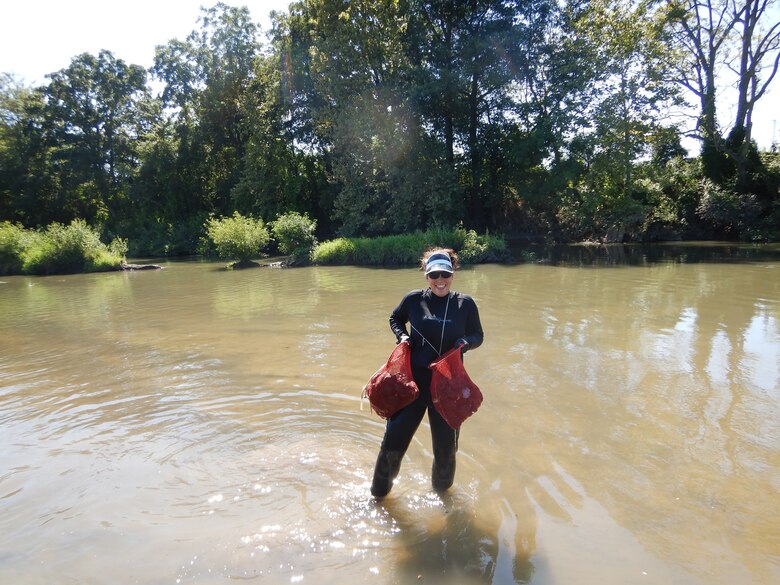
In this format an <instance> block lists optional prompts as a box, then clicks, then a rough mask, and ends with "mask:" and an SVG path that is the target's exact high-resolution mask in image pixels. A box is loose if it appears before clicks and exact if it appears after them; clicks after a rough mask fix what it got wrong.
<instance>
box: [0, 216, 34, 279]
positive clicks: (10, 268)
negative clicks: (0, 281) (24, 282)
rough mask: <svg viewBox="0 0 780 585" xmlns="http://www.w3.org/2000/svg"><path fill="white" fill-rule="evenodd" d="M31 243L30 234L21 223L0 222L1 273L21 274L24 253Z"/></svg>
mask: <svg viewBox="0 0 780 585" xmlns="http://www.w3.org/2000/svg"><path fill="white" fill-rule="evenodd" d="M29 243H30V234H29V233H28V232H27V231H26V230H25V229H24V228H23V227H22V226H20V225H18V224H13V223H11V222H8V221H4V222H2V223H0V274H19V273H20V272H21V271H22V255H23V254H24V251H25V250H26V249H27V247H28V246H29Z"/></svg>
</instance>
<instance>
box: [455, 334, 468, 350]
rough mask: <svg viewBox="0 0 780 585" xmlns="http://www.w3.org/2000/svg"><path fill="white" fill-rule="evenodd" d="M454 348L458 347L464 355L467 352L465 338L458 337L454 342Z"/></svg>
mask: <svg viewBox="0 0 780 585" xmlns="http://www.w3.org/2000/svg"><path fill="white" fill-rule="evenodd" d="M461 346H462V347H461ZM455 347H460V350H461V351H462V352H463V353H466V352H467V351H468V350H469V342H468V341H466V338H465V337H459V338H458V339H456V340H455Z"/></svg>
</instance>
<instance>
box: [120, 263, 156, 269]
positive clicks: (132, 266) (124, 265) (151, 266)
mask: <svg viewBox="0 0 780 585" xmlns="http://www.w3.org/2000/svg"><path fill="white" fill-rule="evenodd" d="M119 268H120V270H160V269H162V266H160V265H158V264H128V263H127V262H124V261H123V262H122V263H121V264H120V265H119Z"/></svg>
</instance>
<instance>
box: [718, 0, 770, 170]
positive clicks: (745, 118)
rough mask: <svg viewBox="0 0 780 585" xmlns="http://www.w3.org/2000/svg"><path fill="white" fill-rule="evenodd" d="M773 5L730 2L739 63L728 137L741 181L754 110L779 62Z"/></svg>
mask: <svg viewBox="0 0 780 585" xmlns="http://www.w3.org/2000/svg"><path fill="white" fill-rule="evenodd" d="M775 6H776V2H773V1H771V0H743V1H741V2H737V1H734V2H733V3H732V4H731V14H732V17H733V19H734V20H735V21H736V22H737V26H736V27H735V32H736V34H737V37H738V40H737V47H738V52H737V54H738V58H737V63H738V65H737V67H732V69H733V70H734V72H735V73H736V74H737V113H736V118H735V120H734V126H733V128H732V131H731V133H730V137H731V142H732V144H733V145H734V147H735V150H736V154H737V169H738V176H739V180H740V183H743V184H744V182H745V179H746V177H745V174H746V171H747V164H748V156H749V149H750V146H751V140H752V136H753V110H754V108H755V105H756V102H758V100H759V99H761V98H762V97H763V96H764V95H765V94H766V91H767V88H768V87H769V85H770V84H771V83H772V80H773V79H774V78H775V75H776V74H777V69H778V66H779V65H780V20H771V19H772V10H771V9H772V8H774V7H775ZM775 14H776V13H775ZM762 74H763V75H762Z"/></svg>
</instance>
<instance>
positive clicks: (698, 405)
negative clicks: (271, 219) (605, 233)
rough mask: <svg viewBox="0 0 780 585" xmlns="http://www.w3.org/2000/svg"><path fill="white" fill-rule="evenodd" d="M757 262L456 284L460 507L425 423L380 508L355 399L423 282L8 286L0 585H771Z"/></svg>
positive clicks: (771, 365)
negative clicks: (466, 343)
mask: <svg viewBox="0 0 780 585" xmlns="http://www.w3.org/2000/svg"><path fill="white" fill-rule="evenodd" d="M745 249H748V248H745ZM745 249H743V248H740V247H732V246H723V247H716V248H715V249H714V250H715V251H714V252H712V253H710V254H709V255H707V256H705V257H701V256H700V255H699V254H698V253H696V254H694V253H693V252H694V251H695V250H697V248H696V247H690V248H686V247H685V246H680V247H675V248H666V249H664V248H653V249H651V251H649V252H648V251H647V250H645V249H638V248H627V247H622V246H621V247H612V248H595V247H593V248H588V247H581V248H571V249H570V250H569V253H568V255H567V256H566V257H565V258H563V257H560V256H558V255H556V254H547V253H538V254H537V253H532V254H530V255H529V256H527V257H528V258H530V259H531V260H532V261H528V262H523V263H516V264H505V265H493V264H488V265H479V266H475V267H467V268H464V269H463V270H461V271H459V272H458V273H457V274H456V276H455V281H454V283H453V288H454V289H455V290H458V291H461V292H465V293H468V294H470V295H472V296H473V297H474V298H475V300H476V301H477V303H478V305H479V308H480V314H481V318H482V323H483V327H484V330H485V342H484V344H483V345H482V347H480V348H478V349H476V350H474V351H473V352H469V353H468V354H466V358H465V364H466V368H467V369H468V371H469V374H470V376H471V378H472V379H473V380H474V381H475V382H476V383H477V384H478V385H479V386H480V388H481V389H482V392H483V394H484V397H485V399H484V403H483V404H482V407H481V408H480V410H479V411H478V412H477V413H476V414H475V415H474V416H472V417H471V418H470V419H468V420H467V421H466V422H465V423H464V425H463V427H462V431H461V436H460V451H459V455H458V470H457V474H456V478H455V485H454V487H453V488H452V489H451V490H450V491H449V492H447V493H446V494H442V495H439V494H437V493H436V492H434V491H432V489H431V487H430V465H431V448H430V432H429V429H428V427H427V421H426V422H424V423H423V425H422V426H421V427H420V429H419V431H418V432H417V435H416V437H415V440H414V441H413V443H412V446H411V448H410V449H409V452H408V454H407V456H406V458H405V460H404V462H403V466H402V469H401V475H400V476H399V479H398V482H397V483H396V485H395V487H394V488H393V491H392V492H391V494H390V495H389V496H388V497H387V498H386V499H385V500H383V501H381V502H375V501H373V500H372V498H371V497H370V495H369V483H370V478H371V472H372V468H373V463H374V460H375V457H376V453H377V450H378V446H379V442H380V440H381V436H382V432H383V428H384V424H383V421H382V420H381V419H380V418H378V417H377V416H376V415H375V414H372V413H371V412H370V409H369V408H368V404H367V403H365V404H362V403H361V399H360V393H361V388H362V386H363V385H364V384H365V382H366V381H367V380H368V378H369V377H370V376H371V374H372V373H373V372H374V371H375V370H376V369H377V368H378V367H379V366H380V365H381V364H382V363H383V362H384V360H385V359H386V358H387V356H388V354H389V353H390V351H391V350H392V348H393V346H394V338H393V336H392V334H391V333H390V330H389V327H388V316H389V312H390V310H391V309H392V308H393V307H394V306H395V305H396V304H397V303H398V302H399V301H400V299H401V297H402V296H403V294H405V293H406V292H407V291H409V290H411V289H413V288H421V287H423V286H424V279H423V276H422V275H421V273H420V272H419V271H417V270H414V269H411V268H409V269H377V268H364V267H306V268H295V269H279V268H272V267H265V268H260V269H250V270H237V271H226V270H224V269H223V267H222V264H221V263H216V262H206V261H186V262H185V261H178V262H177V261H164V262H163V269H162V270H156V271H137V272H122V273H109V274H90V275H70V276H50V277H24V276H14V277H0V444H2V446H3V447H2V449H1V450H0V583H3V584H6V583H7V584H9V585H10V584H14V585H27V584H42V585H43V584H46V585H49V584H51V583H58V584H70V583H73V584H93V583H94V584H103V583H106V582H115V583H139V584H144V585H152V584H164V583H170V584H179V583H198V584H212V583H227V582H233V581H234V580H250V581H253V582H258V583H265V584H277V583H278V584H281V583H313V584H317V585H321V584H331V583H332V584H336V583H339V584H341V583H369V584H370V583H376V584H378V585H386V584H391V583H392V584H395V583H397V584H407V583H418V582H419V583H436V584H438V583H447V584H456V585H457V584H464V585H467V584H473V583H493V584H499V585H503V584H512V583H533V584H537V585H553V584H564V585H567V584H571V583H599V584H600V585H612V584H614V585H626V584H633V583H636V584H653V585H654V584H659V585H660V584H664V585H667V584H669V583H674V584H701V585H720V584H723V585H733V584H736V583H752V584H759V585H764V584H766V585H769V584H775V583H778V582H780V528H778V520H777V514H778V510H780V248H778V247H776V246H775V247H772V246H765V247H753V248H749V250H752V252H744V250H745ZM572 250H574V252H573V253H572ZM659 250H660V252H659ZM756 250H758V251H759V253H755V251H756Z"/></svg>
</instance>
